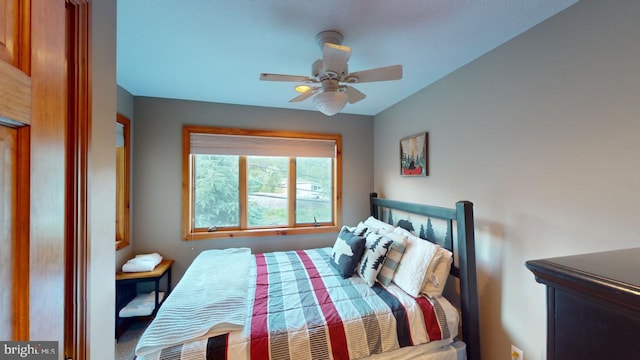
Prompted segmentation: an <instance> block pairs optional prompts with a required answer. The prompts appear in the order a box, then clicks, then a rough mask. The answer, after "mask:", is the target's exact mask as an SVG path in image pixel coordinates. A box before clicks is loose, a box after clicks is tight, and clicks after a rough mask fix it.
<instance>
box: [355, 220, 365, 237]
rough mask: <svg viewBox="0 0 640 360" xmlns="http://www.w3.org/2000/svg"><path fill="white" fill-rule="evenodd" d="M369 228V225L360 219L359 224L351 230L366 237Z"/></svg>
mask: <svg viewBox="0 0 640 360" xmlns="http://www.w3.org/2000/svg"><path fill="white" fill-rule="evenodd" d="M367 230H369V227H368V226H367V225H365V224H364V223H363V222H362V221H360V222H359V223H358V226H356V227H355V229H353V230H352V231H351V232H353V233H354V234H356V235H358V236H360V237H365V236H364V234H366V233H367Z"/></svg>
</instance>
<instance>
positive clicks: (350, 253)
mask: <svg viewBox="0 0 640 360" xmlns="http://www.w3.org/2000/svg"><path fill="white" fill-rule="evenodd" d="M364 243H365V240H364V238H362V237H360V236H358V235H355V234H354V233H352V232H351V231H349V229H347V228H346V227H343V228H342V230H341V231H340V234H338V238H337V239H336V242H335V244H334V245H333V249H332V250H331V258H330V259H329V261H330V262H331V265H333V266H334V267H335V268H336V269H337V270H338V272H339V273H340V275H342V277H343V278H345V279H346V278H349V277H351V276H353V274H354V273H355V271H356V267H357V266H358V262H360V259H361V258H362V253H363V252H364Z"/></svg>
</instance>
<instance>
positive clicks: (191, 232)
mask: <svg viewBox="0 0 640 360" xmlns="http://www.w3.org/2000/svg"><path fill="white" fill-rule="evenodd" d="M192 133H205V134H225V135H240V136H266V137H283V138H300V139H318V140H332V141H335V144H336V154H335V157H334V159H333V179H332V182H333V188H332V206H333V211H332V213H333V219H332V221H331V222H327V223H316V224H295V220H294V221H293V223H290V224H289V225H287V226H278V227H262V228H247V225H246V224H247V222H248V219H247V211H246V206H241V211H240V214H239V215H240V224H241V225H240V227H238V228H223V229H216V230H215V231H209V230H208V229H205V228H194V227H195V224H194V221H193V219H194V188H195V182H194V178H195V169H194V166H193V156H192V155H191V141H190V139H191V134H192ZM182 153H183V155H182V239H183V240H186V241H190V240H206V239H220V238H234V237H258V236H281V235H301V234H315V233H325V232H336V231H338V230H339V229H340V227H341V219H342V137H341V135H339V134H319V133H308V132H297V131H278V130H252V129H237V128H222V127H204V126H189V125H185V126H183V130H182ZM295 163H296V162H295V158H294V157H290V158H289V183H292V181H295V180H292V179H295V172H296V167H295ZM239 166H240V168H239V185H238V186H239V187H240V204H241V205H242V204H246V203H247V191H246V189H247V173H246V157H245V156H240V164H239ZM294 183H295V182H294ZM288 191H289V192H288V201H289V203H288V204H289V205H288V211H289V214H288V217H289V219H295V211H296V206H295V200H296V187H295V186H289V190H288Z"/></svg>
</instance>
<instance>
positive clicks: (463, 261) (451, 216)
mask: <svg viewBox="0 0 640 360" xmlns="http://www.w3.org/2000/svg"><path fill="white" fill-rule="evenodd" d="M369 199H370V206H371V215H372V216H373V217H375V218H376V219H379V220H382V221H387V220H386V219H382V214H383V211H384V209H387V210H389V211H390V210H398V211H401V212H404V213H409V214H416V215H420V216H423V217H426V218H428V219H438V220H443V221H445V222H447V224H448V229H449V230H450V231H447V234H446V235H445V236H444V238H443V239H442V241H438V243H439V244H440V245H441V246H443V247H445V248H446V249H447V250H449V251H451V252H453V253H454V254H455V255H454V258H456V257H457V260H458V261H457V262H454V264H453V266H452V267H451V275H453V276H455V277H457V278H458V279H459V280H460V310H461V312H462V340H463V341H464V342H465V344H466V345H467V359H468V360H480V314H479V310H478V285H477V282H476V250H475V237H474V224H473V203H471V202H469V201H459V202H457V203H456V207H455V208H444V207H437V206H430V205H422V204H413V203H407V202H402V201H396V200H388V199H381V198H378V194H377V193H371V194H369ZM387 222H388V221H387ZM392 225H396V224H392ZM400 226H401V225H400ZM453 229H455V236H454V233H453V232H454V230H453ZM425 240H429V241H434V240H433V239H428V238H425ZM454 240H455V244H454Z"/></svg>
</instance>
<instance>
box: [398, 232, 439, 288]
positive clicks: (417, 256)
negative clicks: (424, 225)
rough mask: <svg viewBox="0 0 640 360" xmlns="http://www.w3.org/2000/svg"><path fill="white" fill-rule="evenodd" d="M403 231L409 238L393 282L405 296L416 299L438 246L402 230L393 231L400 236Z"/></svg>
mask: <svg viewBox="0 0 640 360" xmlns="http://www.w3.org/2000/svg"><path fill="white" fill-rule="evenodd" d="M398 229H400V230H402V231H400V230H398ZM403 231H404V232H406V233H408V234H409V235H411V236H407V247H406V250H405V252H404V255H402V259H401V260H400V264H398V269H397V270H396V273H395V275H394V276H393V282H394V283H396V285H398V286H399V287H400V288H401V289H402V290H404V291H405V292H406V293H407V294H409V295H411V296H413V297H417V296H419V295H420V292H421V291H422V286H423V285H424V281H425V277H426V276H427V268H428V267H429V264H430V263H431V260H432V259H433V256H434V255H435V254H436V252H437V251H438V245H436V244H433V243H431V242H429V241H426V240H422V239H420V238H419V237H417V236H415V235H413V234H411V233H409V232H408V231H406V230H404V229H401V228H396V229H395V230H394V232H395V233H396V234H398V233H400V234H402V233H403Z"/></svg>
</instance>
